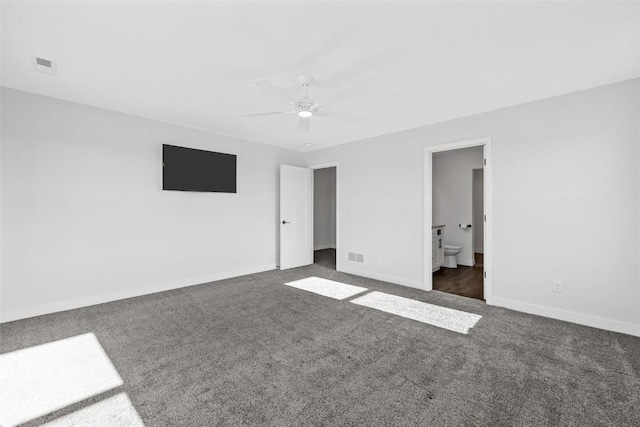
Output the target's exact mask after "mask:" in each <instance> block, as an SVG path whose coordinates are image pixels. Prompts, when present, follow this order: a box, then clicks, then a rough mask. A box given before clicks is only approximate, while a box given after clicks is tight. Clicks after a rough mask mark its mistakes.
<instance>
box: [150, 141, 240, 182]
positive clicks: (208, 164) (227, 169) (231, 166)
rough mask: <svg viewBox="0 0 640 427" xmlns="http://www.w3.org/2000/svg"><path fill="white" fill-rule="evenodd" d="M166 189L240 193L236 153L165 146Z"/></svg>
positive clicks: (164, 170)
mask: <svg viewBox="0 0 640 427" xmlns="http://www.w3.org/2000/svg"><path fill="white" fill-rule="evenodd" d="M162 189H163V190H175V191H200V192H210V193H235V192H236V156H235V155H234V154H224V153H215V152H213V151H205V150H197V149H195V148H186V147H177V146H175V145H167V144H163V145H162Z"/></svg>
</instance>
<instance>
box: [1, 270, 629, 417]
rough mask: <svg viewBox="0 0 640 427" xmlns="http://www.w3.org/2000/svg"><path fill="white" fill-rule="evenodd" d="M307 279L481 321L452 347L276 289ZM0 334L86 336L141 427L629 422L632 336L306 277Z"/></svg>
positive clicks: (27, 323)
mask: <svg viewBox="0 0 640 427" xmlns="http://www.w3.org/2000/svg"><path fill="white" fill-rule="evenodd" d="M308 276H318V277H325V278H328V279H332V280H338V281H343V282H346V283H351V284H354V285H358V286H364V287H367V288H370V289H374V290H380V291H383V292H388V293H392V294H395V295H401V296H404V297H408V298H414V299H417V300H422V301H427V302H430V303H433V304H439V305H442V306H446V307H451V308H455V309H460V310H465V311H468V312H472V313H476V314H480V315H482V316H483V317H482V319H481V320H480V321H479V323H478V324H477V325H476V327H475V328H474V329H472V330H471V332H470V334H469V335H463V334H459V333H455V332H451V331H448V330H444V329H439V328H436V327H433V326H430V325H426V324H422V323H419V322H416V321H412V320H408V319H404V318H400V317H397V316H393V315H390V314H386V313H383V312H379V311H376V310H372V309H369V308H366V307H361V306H357V305H355V304H352V303H349V302H348V301H337V300H333V299H330V298H326V297H322V296H319V295H315V294H312V293H308V292H305V291H302V290H298V289H293V288H291V287H287V286H283V285H282V283H283V282H286V281H291V280H295V279H300V278H304V277H308ZM0 332H1V334H2V352H9V351H13V350H17V349H21V348H25V347H29V346H33V345H36V344H41V343H45V342H49V341H53V340H58V339H61V338H65V337H69V336H74V335H78V334H82V333H86V332H93V333H95V335H96V336H97V338H98V340H99V341H100V343H101V344H102V346H103V347H104V349H105V351H106V352H107V354H108V355H109V357H110V358H111V361H112V362H113V364H114V366H115V367H116V368H117V370H118V371H119V373H120V375H121V376H122V378H123V379H124V382H125V384H124V386H123V387H121V388H120V389H118V390H115V391H114V392H112V393H111V394H115V393H117V392H120V391H125V392H126V393H127V394H128V396H129V397H130V399H131V401H132V402H133V405H134V406H135V408H136V410H137V411H138V413H139V414H140V416H141V417H142V419H143V420H144V422H145V424H146V425H147V426H170V425H171V426H178V425H180V426H205V425H207V426H208V425H277V426H303V425H330V426H342V425H364V426H374V425H375V426H390V425H421V426H580V427H584V426H601V425H602V426H638V425H640V379H639V378H640V338H635V337H630V336H626V335H622V334H616V333H612V332H605V331H602V330H598V329H592V328H588V327H583V326H578V325H574V324H570V323H565V322H560V321H555V320H551V319H546V318H542V317H537V316H531V315H526V314H522V313H517V312H514V311H510V310H506V309H501V308H495V307H488V306H486V305H485V304H484V303H483V302H482V301H478V300H473V299H468V298H464V297H458V296H454V295H448V294H445V293H441V292H437V291H433V292H431V293H425V292H422V291H419V290H414V289H410V288H404V287H399V286H394V285H390V284H385V283H383V282H378V281H374V280H369V279H364V278H360V277H356V276H351V275H347V274H342V273H338V272H336V271H335V270H332V269H330V268H327V267H324V266H321V265H313V266H309V267H304V268H299V269H293V270H289V271H283V272H280V271H273V272H267V273H261V274H255V275H251V276H245V277H240V278H235V279H231V280H224V281H220V282H216V283H210V284H206V285H200V286H193V287H189V288H183V289H179V290H175V291H169V292H163V293H158V294H154V295H148V296H144V297H139V298H132V299H128V300H123V301H117V302H113V303H108V304H102V305H98V306H93V307H88V308H83V309H78V310H72V311H67V312H63V313H57V314H51V315H46V316H40V317H36V318H32V319H26V320H21V321H17V322H12V323H6V324H3V325H1V326H0ZM105 395H109V393H106V394H105ZM105 395H102V396H99V398H103V397H105ZM94 400H95V399H94ZM89 403H91V400H88V401H85V402H82V403H81V404H78V405H75V406H74V407H72V408H67V409H66V410H62V411H60V412H58V413H54V414H52V415H50V416H46V417H42V418H41V419H39V420H36V421H35V422H32V423H29V425H36V424H38V423H41V422H45V421H48V420H50V419H53V418H55V417H58V416H60V415H61V414H64V413H65V412H69V411H71V410H75V409H78V408H80V407H82V406H83V405H87V404H89Z"/></svg>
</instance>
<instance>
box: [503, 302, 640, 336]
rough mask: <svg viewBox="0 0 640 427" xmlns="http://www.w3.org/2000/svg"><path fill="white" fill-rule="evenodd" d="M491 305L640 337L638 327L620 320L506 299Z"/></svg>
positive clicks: (639, 326)
mask: <svg viewBox="0 0 640 427" xmlns="http://www.w3.org/2000/svg"><path fill="white" fill-rule="evenodd" d="M491 305H496V306H498V307H504V308H509V309H511V310H515V311H522V312H524V313H529V314H537V315H538V316H544V317H550V318H552V319H558V320H564V321H566V322H571V323H577V324H579V325H584V326H591V327H592V328H598V329H605V330H607V331H613V332H620V333H622V334H628V335H634V336H637V337H640V325H638V324H635V323H628V322H622V321H620V320H613V319H607V318H605V317H598V316H592V315H589V314H583V313H577V312H575V311H567V310H562V309H559V308H553V307H546V306H543V305H537V304H530V303H527V302H521V301H515V300H511V299H508V298H501V297H495V296H494V297H493V298H492V300H491Z"/></svg>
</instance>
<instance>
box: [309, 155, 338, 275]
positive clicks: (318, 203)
mask: <svg viewBox="0 0 640 427" xmlns="http://www.w3.org/2000/svg"><path fill="white" fill-rule="evenodd" d="M336 174H337V169H336V167H335V166H332V167H325V168H318V169H314V170H313V262H314V264H317V265H320V266H323V267H326V268H330V269H332V270H335V269H336V247H337V245H336V240H337V232H336V226H337V215H336V202H337V191H336V190H337V186H336V182H337V180H336V178H337V176H336Z"/></svg>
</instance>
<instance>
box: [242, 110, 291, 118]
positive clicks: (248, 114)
mask: <svg viewBox="0 0 640 427" xmlns="http://www.w3.org/2000/svg"><path fill="white" fill-rule="evenodd" d="M294 112H295V111H294ZM287 113H291V111H263V112H259V113H247V114H243V116H244V117H256V116H275V115H276V114H287Z"/></svg>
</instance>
